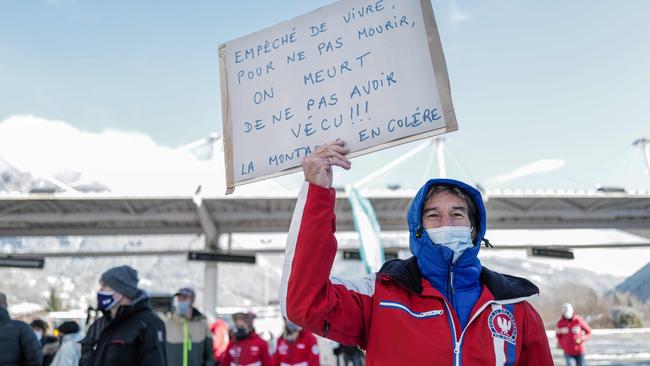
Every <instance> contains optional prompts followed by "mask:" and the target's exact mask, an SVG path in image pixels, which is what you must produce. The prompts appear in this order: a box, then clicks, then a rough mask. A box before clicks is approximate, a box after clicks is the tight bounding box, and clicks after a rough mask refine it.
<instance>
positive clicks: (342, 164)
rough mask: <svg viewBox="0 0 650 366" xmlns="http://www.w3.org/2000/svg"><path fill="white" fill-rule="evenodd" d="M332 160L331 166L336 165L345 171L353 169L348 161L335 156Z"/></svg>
mask: <svg viewBox="0 0 650 366" xmlns="http://www.w3.org/2000/svg"><path fill="white" fill-rule="evenodd" d="M330 159H331V165H332V166H334V165H336V166H340V167H341V168H343V169H345V170H350V168H352V163H351V162H350V161H349V160H348V159H345V160H341V159H340V158H339V157H338V156H334V157H332V158H330Z"/></svg>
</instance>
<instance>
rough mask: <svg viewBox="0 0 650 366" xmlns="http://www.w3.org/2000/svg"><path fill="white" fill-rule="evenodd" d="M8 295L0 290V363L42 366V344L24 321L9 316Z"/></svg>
mask: <svg viewBox="0 0 650 366" xmlns="http://www.w3.org/2000/svg"><path fill="white" fill-rule="evenodd" d="M8 307H9V304H8V302H7V296H5V294H3V293H2V292H0V365H25V366H41V364H42V362H43V354H42V351H41V344H40V342H39V341H38V339H36V335H35V334H34V331H33V330H32V328H31V327H30V326H29V324H26V323H24V322H21V321H19V320H13V319H11V317H9V311H8V309H7V308H8Z"/></svg>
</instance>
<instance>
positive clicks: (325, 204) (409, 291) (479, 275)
mask: <svg viewBox="0 0 650 366" xmlns="http://www.w3.org/2000/svg"><path fill="white" fill-rule="evenodd" d="M347 153H349V149H348V148H347V147H346V146H345V143H344V142H343V141H341V140H337V141H333V142H330V143H327V144H324V145H322V146H320V147H318V148H317V149H316V150H315V151H314V153H313V154H311V155H309V156H308V157H306V158H305V159H304V160H303V163H302V167H303V171H304V175H305V179H306V182H305V184H304V186H303V189H302V190H301V191H300V193H299V195H298V200H297V202H296V208H295V211H294V216H293V219H292V222H291V226H290V228H289V233H288V238H287V246H286V250H285V259H284V271H283V275H282V284H281V293H280V305H281V308H282V311H283V312H284V314H285V316H287V318H288V319H289V320H291V321H292V322H294V323H296V324H299V325H300V326H302V327H303V328H305V329H307V330H309V331H311V332H313V333H315V334H317V335H320V336H322V337H326V338H329V339H332V340H334V341H336V342H339V343H342V344H347V345H358V346H359V347H361V348H362V349H365V350H366V364H367V365H369V366H384V365H385V366H394V365H415V366H418V365H461V364H462V365H463V366H478V365H480V366H483V365H544V366H545V365H549V366H550V365H553V359H552V358H551V352H550V349H549V344H548V338H547V337H546V332H545V330H544V324H543V322H542V319H541V317H540V316H539V314H538V313H537V311H535V309H534V308H533V306H532V305H531V304H530V303H529V302H528V301H527V300H528V299H531V298H533V297H536V296H538V295H539V290H538V288H537V287H536V286H535V285H534V284H532V283H531V282H530V281H528V280H526V279H524V278H519V277H514V276H509V275H503V274H500V273H497V272H494V271H491V270H489V269H487V268H485V267H483V266H482V265H481V262H480V260H479V259H478V252H479V249H480V247H481V242H482V241H483V236H484V235H485V232H486V229H487V219H486V212H485V206H484V204H483V199H482V198H481V193H480V192H479V191H478V190H477V189H475V188H473V187H471V186H469V185H467V184H465V183H463V182H459V181H456V180H452V179H431V180H429V181H428V182H426V183H425V185H424V186H423V187H422V188H421V189H420V190H419V191H418V193H417V194H416V196H415V197H414V199H413V202H412V204H411V207H410V209H409V211H408V215H407V221H408V229H409V234H410V236H409V247H410V249H411V252H412V253H413V257H411V258H409V259H406V260H399V259H397V260H391V261H388V262H386V263H385V264H384V265H383V266H382V268H381V269H380V270H379V271H378V272H377V273H373V274H370V275H368V276H366V277H364V278H361V279H358V280H345V279H339V278H335V277H332V278H330V272H331V269H332V264H333V262H334V257H335V256H336V252H337V242H336V238H335V235H334V233H335V231H336V216H335V214H334V206H335V202H336V191H335V190H334V189H332V176H333V174H332V166H334V165H336V166H339V167H342V168H344V169H350V168H351V163H350V161H349V160H348V159H347V157H346V156H345V155H346V154H347ZM486 245H487V243H486Z"/></svg>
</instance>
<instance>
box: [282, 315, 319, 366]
mask: <svg viewBox="0 0 650 366" xmlns="http://www.w3.org/2000/svg"><path fill="white" fill-rule="evenodd" d="M273 366H320V352H319V350H318V342H317V341H316V337H314V335H313V334H311V333H310V332H308V331H306V330H304V329H302V328H301V327H300V326H298V325H296V324H294V323H292V322H291V321H290V320H288V319H286V318H285V319H284V332H283V333H282V336H281V337H280V338H278V343H277V347H276V349H275V354H273Z"/></svg>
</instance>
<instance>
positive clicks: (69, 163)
mask: <svg viewBox="0 0 650 366" xmlns="http://www.w3.org/2000/svg"><path fill="white" fill-rule="evenodd" d="M0 157H2V158H3V159H4V160H6V161H7V162H8V163H10V164H11V165H12V166H14V167H15V168H17V169H18V170H20V171H23V172H28V173H31V174H32V175H34V176H36V177H56V178H57V179H60V180H68V181H65V183H66V184H70V185H72V184H79V183H80V182H100V183H101V184H103V185H105V186H107V187H108V188H109V189H110V190H111V192H112V193H114V194H118V195H152V196H155V195H183V196H188V195H192V194H193V193H194V191H195V189H196V187H197V186H198V185H199V184H201V185H202V187H203V188H202V192H203V194H204V195H209V196H213V195H222V194H223V193H224V192H225V179H224V167H223V158H222V157H221V156H218V157H216V158H215V159H212V160H210V161H202V160H199V159H197V158H196V157H195V156H194V155H192V154H191V153H190V152H187V151H182V150H178V149H172V148H169V147H165V146H161V145H159V144H157V143H156V142H154V141H153V140H152V139H151V138H150V137H149V136H147V135H145V134H142V133H137V132H124V131H115V130H105V131H102V132H100V133H94V132H87V131H82V130H79V129H77V128H75V127H73V126H70V125H69V124H67V123H65V122H63V121H52V120H47V119H43V118H38V117H34V116H25V115H23V116H12V117H9V118H7V119H6V120H4V121H2V122H0ZM70 180H73V181H72V182H71V181H70ZM264 183H265V184H264V185H265V187H266V188H265V189H269V187H270V189H275V190H277V189H278V187H277V185H276V184H274V183H273V182H264ZM250 187H251V188H248V189H239V188H238V189H237V191H238V192H246V191H250V190H251V189H253V190H256V189H255V188H257V190H258V192H259V185H258V186H254V185H250ZM245 188H247V187H245Z"/></svg>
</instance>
